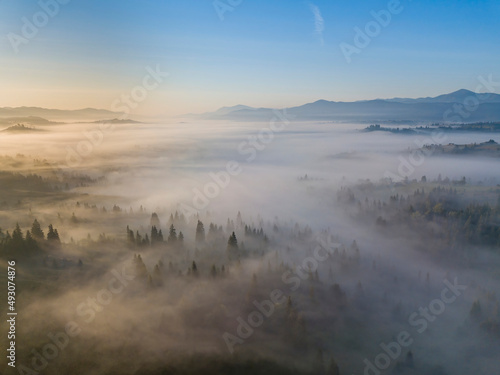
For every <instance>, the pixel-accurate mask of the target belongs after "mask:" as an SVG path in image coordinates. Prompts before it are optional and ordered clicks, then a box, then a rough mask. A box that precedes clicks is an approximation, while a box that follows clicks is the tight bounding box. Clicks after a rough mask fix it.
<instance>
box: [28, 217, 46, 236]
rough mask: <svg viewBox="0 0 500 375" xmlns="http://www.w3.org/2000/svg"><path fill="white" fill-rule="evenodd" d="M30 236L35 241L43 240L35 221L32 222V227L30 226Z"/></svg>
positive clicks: (41, 231)
mask: <svg viewBox="0 0 500 375" xmlns="http://www.w3.org/2000/svg"><path fill="white" fill-rule="evenodd" d="M31 235H32V236H33V238H34V239H35V240H43V239H44V238H45V235H44V234H43V230H42V228H41V226H40V223H39V222H38V220H37V219H35V220H34V221H33V225H32V226H31Z"/></svg>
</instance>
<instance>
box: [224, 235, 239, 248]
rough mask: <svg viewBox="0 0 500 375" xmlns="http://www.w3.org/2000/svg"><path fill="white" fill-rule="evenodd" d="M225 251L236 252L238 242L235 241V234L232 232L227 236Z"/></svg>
mask: <svg viewBox="0 0 500 375" xmlns="http://www.w3.org/2000/svg"><path fill="white" fill-rule="evenodd" d="M227 250H228V251H234V250H238V240H237V239H236V234H235V233H234V232H233V234H231V235H230V236H229V239H228V240H227Z"/></svg>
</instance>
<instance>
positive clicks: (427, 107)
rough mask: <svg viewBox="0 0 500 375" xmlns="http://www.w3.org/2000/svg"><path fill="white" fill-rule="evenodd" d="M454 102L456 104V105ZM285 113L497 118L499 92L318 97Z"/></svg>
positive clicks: (222, 113) (238, 114) (224, 114)
mask: <svg viewBox="0 0 500 375" xmlns="http://www.w3.org/2000/svg"><path fill="white" fill-rule="evenodd" d="M456 104H458V105H459V107H456ZM464 105H465V106H466V107H465V108H464V107H463V106H464ZM460 106H462V107H460ZM457 108H458V109H457ZM460 109H461V111H460ZM286 113H287V114H288V115H290V116H294V117H295V118H296V119H297V120H335V121H363V122H364V121H380V122H392V121H396V122H398V121H399V122H422V121H431V122H479V121H499V120H500V95H498V94H480V93H474V92H472V91H469V90H465V89H461V90H457V91H455V92H452V93H449V94H443V95H439V96H436V97H433V98H432V97H426V98H417V99H411V98H393V99H374V100H364V101H356V102H335V101H328V100H324V99H321V100H317V101H315V102H313V103H307V104H303V105H301V106H296V107H289V108H286ZM274 116H275V115H274V113H273V109H272V108H252V107H248V106H244V105H241V104H240V105H237V106H233V107H223V108H221V109H219V110H217V111H215V112H210V113H204V114H201V115H197V117H199V118H203V119H221V120H222V119H226V120H236V121H265V120H268V121H269V120H270V119H272V118H273V117H274Z"/></svg>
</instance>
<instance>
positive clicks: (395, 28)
mask: <svg viewBox="0 0 500 375" xmlns="http://www.w3.org/2000/svg"><path fill="white" fill-rule="evenodd" d="M51 1H55V0H42V2H44V3H50V2H51ZM61 1H62V0H61ZM391 1H395V0H391ZM391 1H386V0H382V1H376V0H359V1H340V0H337V1H332V0H317V1H312V2H307V1H294V0H290V1H284V0H281V1H278V0H265V1H264V0H242V1H238V0H220V2H219V3H218V4H219V5H220V4H231V3H232V4H235V5H234V6H232V5H226V6H227V7H230V8H231V10H227V11H226V12H224V14H223V17H224V19H223V20H221V19H220V17H219V15H218V13H217V11H216V9H215V7H214V1H213V0H165V1H160V0H156V1H153V0H136V1H132V0H120V1H115V0H108V1H105V0H99V1H97V0H85V1H83V0H72V1H69V2H68V3H67V4H64V5H63V4H59V5H58V6H59V10H58V12H57V14H55V15H54V16H50V15H49V16H48V21H47V22H46V25H43V26H41V27H39V28H38V32H37V34H36V35H35V36H32V37H29V38H25V41H27V43H22V44H19V45H18V46H17V49H18V51H17V52H16V51H15V48H13V43H12V41H11V40H12V38H13V36H12V35H13V34H16V35H18V36H21V37H24V36H23V32H22V26H23V17H26V19H28V20H29V21H30V22H33V17H34V15H35V14H37V12H40V11H41V10H42V8H41V7H40V4H38V2H37V1H27V0H0V66H1V70H0V82H1V83H2V85H1V87H0V106H22V105H26V106H44V107H51V108H83V107H99V108H106V109H109V108H110V106H111V103H113V101H114V100H115V99H116V98H118V97H120V95H122V94H124V93H125V94H127V93H129V92H130V91H131V90H132V89H133V88H134V87H135V86H137V85H138V84H140V83H141V81H142V79H143V77H144V76H145V75H146V74H147V71H146V67H147V66H150V67H156V66H158V65H159V66H160V67H161V69H163V70H164V71H168V72H169V74H170V75H169V77H168V78H167V79H165V80H164V82H162V83H161V84H160V85H159V87H158V88H157V89H156V90H154V91H151V92H149V93H148V97H147V99H146V100H144V102H142V103H140V105H139V106H138V107H137V109H136V111H137V112H138V113H154V114H167V115H168V114H180V113H186V112H203V111H209V110H213V109H216V108H218V107H221V106H225V105H235V104H247V105H252V106H271V107H283V106H291V105H298V104H303V103H306V102H311V101H314V100H317V99H327V100H338V101H342V100H345V101H351V100H362V99H372V98H389V97H420V96H428V95H430V96H434V95H439V94H442V93H446V92H450V91H454V90H457V89H459V88H467V89H471V90H474V89H475V88H476V87H477V85H478V77H479V76H481V75H482V76H487V75H489V74H492V75H493V77H498V78H497V79H496V80H498V81H500V64H499V63H500V48H499V44H500V43H499V42H500V33H499V32H498V26H497V25H498V20H499V18H500V17H499V16H500V2H498V1H493V0H491V1H466V0H457V1H441V0H437V1H430V0H420V1H418V0H413V1H409V0H401V1H400V4H399V6H398V9H402V10H401V11H400V12H399V13H398V14H392V15H391V20H390V22H389V23H388V24H387V26H380V32H378V33H374V36H373V37H372V38H370V39H371V40H370V43H369V44H368V45H367V46H366V47H363V48H360V49H359V50H360V53H356V54H352V55H351V59H352V61H351V62H350V63H348V62H347V61H346V58H345V56H344V54H343V52H342V50H341V48H340V45H341V43H348V44H350V45H353V46H354V47H356V45H355V43H354V37H355V31H354V28H355V27H359V28H360V29H361V30H365V27H366V25H367V24H368V23H369V22H371V21H373V20H374V18H373V16H372V14H371V12H372V11H375V12H379V11H381V10H387V9H388V7H389V4H390V3H391ZM238 3H239V4H238ZM314 10H316V11H314ZM318 16H319V17H318ZM41 20H42V21H43V19H41ZM35 27H36V26H35ZM9 35H10V36H9Z"/></svg>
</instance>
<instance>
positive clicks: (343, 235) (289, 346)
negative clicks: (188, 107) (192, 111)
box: [0, 114, 500, 375]
mask: <svg viewBox="0 0 500 375" xmlns="http://www.w3.org/2000/svg"><path fill="white" fill-rule="evenodd" d="M365 127H366V124H361V123H340V122H327V121H322V122H312V121H298V120H294V119H293V118H291V117H290V118H288V117H286V114H285V115H284V116H282V117H281V118H280V117H276V118H274V119H270V121H265V122H233V121H222V120H220V121H215V120H213V121H208V120H206V121H203V120H192V119H175V120H172V119H169V120H162V119H157V120H155V121H151V122H148V123H139V124H109V123H82V122H78V123H67V124H58V125H47V126H43V127H40V128H43V130H44V132H36V133H31V132H26V133H22V134H18V133H9V132H1V133H0V142H1V144H2V151H1V155H0V157H1V158H0V167H1V168H0V169H1V170H2V173H3V174H2V176H1V179H2V185H1V189H2V198H0V201H2V202H0V203H1V207H0V228H1V229H2V232H1V233H0V234H1V236H2V241H4V239H5V236H6V232H7V231H9V232H10V234H11V235H12V233H13V231H14V228H15V226H16V223H18V224H19V226H20V228H21V230H22V232H23V233H24V235H25V234H26V231H27V230H30V231H32V223H33V221H34V220H35V219H37V221H38V222H39V223H40V224H41V227H42V229H43V231H44V234H45V235H47V231H48V229H47V228H48V226H49V224H52V225H53V226H54V228H56V229H57V230H58V234H59V237H60V243H59V242H58V241H55V242H54V241H52V242H51V241H49V240H46V239H45V238H44V239H40V240H39V241H38V242H39V244H38V247H37V248H36V250H33V251H31V250H29V249H28V248H26V249H25V250H21V249H18V248H15V247H11V248H8V249H7V248H6V249H5V250H4V254H2V258H1V262H2V265H1V267H2V275H6V274H7V260H11V259H14V260H15V261H16V270H17V271H16V272H17V275H16V285H17V286H16V288H17V289H16V290H17V297H16V309H17V311H18V313H19V315H18V316H17V319H18V320H17V325H16V358H17V361H16V366H17V367H16V368H12V367H11V366H9V365H8V363H9V359H8V358H5V356H3V358H2V359H0V369H2V371H4V372H3V373H5V374H14V373H21V374H34V373H42V374H61V373H72V374H79V373H81V374H115V373H116V374H160V373H165V374H166V373H168V374H170V373H172V374H173V373H233V372H234V373H236V372H238V373H252V372H249V370H248V368H254V371H255V372H253V373H267V372H265V371H273V372H274V373H311V374H312V373H314V374H321V373H325V374H326V373H328V374H335V373H341V374H363V373H365V374H380V373H387V374H424V373H425V374H435V375H438V374H450V375H451V374H471V373H474V374H493V373H495V371H497V370H498V365H499V363H498V358H499V355H500V342H499V338H500V334H499V332H500V330H499V328H498V327H499V319H500V310H499V306H498V300H497V298H498V296H497V292H498V290H499V287H500V282H499V281H500V280H499V278H500V273H499V271H498V270H499V268H498V267H499V266H500V259H499V252H498V249H499V248H500V242H499V241H500V239H499V238H500V237H498V235H499V234H500V231H499V226H498V225H499V224H498V223H499V214H500V211H499V207H500V206H499V202H500V201H499V196H500V195H499V194H500V193H499V187H498V184H499V182H500V181H499V178H500V175H499V172H498V171H499V170H498V157H496V158H495V157H484V156H481V155H474V154H472V155H469V154H467V155H442V154H438V153H435V154H433V153H428V154H424V153H419V154H418V158H417V157H415V155H416V154H414V153H413V152H414V151H415V150H418V149H420V147H422V146H423V145H425V144H438V143H439V144H448V143H455V144H470V143H481V142H486V141H488V140H490V139H492V140H494V141H496V142H500V137H499V135H498V134H499V133H488V132H477V133H474V132H467V133H465V132H464V133H460V132H449V133H445V134H440V135H439V137H438V136H437V135H436V134H437V133H432V134H416V135H404V134H394V133H388V132H363V131H362V129H364V128H365ZM436 139H438V140H439V141H436ZM8 173H14V175H10V174H8ZM17 173H20V174H21V175H22V176H29V175H30V174H37V175H39V176H41V177H42V178H43V183H42V184H41V185H40V186H38V185H36V186H35V185H33V183H32V181H31V180H30V181H31V182H29V181H28V182H26V181H24V180H23V179H22V178H21V177H19V176H18V175H17ZM423 176H425V178H423ZM389 177H391V180H389V179H388V178H389ZM463 177H465V180H464V181H462V178H463ZM23 178H24V177H23ZM438 187H439V190H438V191H437V192H436V193H432V194H436V197H437V198H435V196H432V197H430V198H428V197H427V196H426V195H422V190H423V189H425V193H424V194H430V193H431V191H433V189H436V188H438ZM441 188H443V190H444V189H446V192H442V191H441ZM417 189H418V190H419V193H416V191H417ZM453 189H455V190H456V191H455V192H453ZM448 190H451V192H448ZM396 194H397V195H398V198H397V199H393V201H394V202H396V203H394V202H392V203H391V197H393V196H395V195H396ZM419 194H420V195H419ZM401 198H403V200H401ZM410 199H411V201H410ZM433 199H436V201H434V200H433ZM426 200H427V201H429V200H430V201H431V202H432V206H431V205H429V204H430V203H428V202H426ZM377 201H378V203H377ZM439 202H440V203H441V204H442V205H444V207H445V210H448V211H446V212H448V213H449V214H442V211H441V206H440V207H436V206H437V204H436V203H439ZM426 204H427V205H428V207H427V208H426V209H420V210H419V208H418V207H419V205H421V206H422V207H425V205H426ZM469 204H477V205H479V204H485V205H488V207H490V211H488V214H485V213H483V214H482V215H481V217H482V218H481V219H480V220H481V221H480V224H477V226H478V228H479V227H480V229H478V232H477V233H478V234H477V235H476V232H475V229H474V230H473V229H470V228H471V225H476V224H474V223H475V220H476V219H474V220H472V221H469V223H468V224H467V223H465V224H463V223H462V224H460V225H461V226H460V227H459V223H461V222H460V221H459V219H456V218H460V217H461V216H460V215H462V214H461V212H462V213H463V212H464V211H465V212H472V211H470V210H472V209H471V208H470V207H469V208H467V207H468V206H467V205H469ZM410 205H411V209H412V210H414V211H411V215H409V214H408V212H409V211H408V210H409V206H410ZM474 207H476V206H474ZM455 208H456V210H455ZM452 209H453V210H455V211H453V212H454V213H451V211H452ZM478 209H479V208H478ZM467 210H469V211H467ZM485 210H486V209H485ZM484 212H486V211H484ZM153 213H155V214H157V217H158V220H159V222H158V221H156V215H153ZM171 215H172V216H171ZM470 217H475V214H474V213H473V212H472V213H470ZM478 217H479V216H478ZM466 219H467V217H466V218H465V220H466ZM198 220H200V221H201V222H202V223H203V225H204V230H205V238H204V239H200V238H197V237H196V228H197V224H198ZM454 220H456V221H454ZM465 220H464V221H465ZM477 221H479V219H478V220H477ZM212 223H213V224H215V225H216V226H217V227H216V228H215V229H213V230H210V225H211V224H212ZM471 223H472V224H471ZM153 225H154V226H155V228H156V229H158V230H160V229H161V231H162V234H163V240H159V239H153V238H152V237H151V236H152V226H153ZM171 225H173V226H174V227H175V230H176V236H178V235H179V233H180V232H182V233H183V236H184V241H183V243H181V242H180V240H179V239H177V240H176V241H177V242H176V241H170V240H168V239H167V238H168V237H169V228H170V226H171ZM462 225H463V227H462ZM127 228H130V229H129V230H130V231H131V232H132V233H133V234H132V237H134V238H133V241H131V240H130V234H129V233H128V232H127ZM467 228H469V229H467ZM473 228H476V226H474V227H473ZM254 229H255V231H253V230H254ZM260 229H262V232H260ZM233 232H234V233H235V236H236V237H237V241H238V244H237V245H236V246H234V244H233V245H230V244H228V242H230V236H231V235H232V233H233ZM454 233H455V236H456V238H454V235H453V234H454ZM137 234H139V235H140V236H141V238H143V239H144V238H145V236H146V234H147V235H148V242H147V243H145V244H141V243H138V242H137ZM462 235H464V236H466V237H464V239H462V237H459V236H462ZM495 236H496V237H495ZM491 238H493V239H494V238H496V240H494V241H493V240H490V239H491ZM228 240H229V241H228ZM149 241H151V243H150V242H149ZM153 241H154V242H153ZM354 241H355V242H354ZM492 241H493V242H492ZM138 255H140V260H138V258H137V256H138ZM193 262H195V263H196V267H195V266H194V265H193ZM223 267H224V271H223V270H222V268H223ZM297 267H298V268H297ZM4 271H5V272H4ZM117 274H118V275H120V276H117ZM301 275H302V276H301ZM450 285H452V286H451V287H450ZM456 285H459V286H460V287H458V289H457V287H456ZM453 286H455V287H453ZM446 288H448V292H445V293H444V292H443V290H444V289H446ZM276 290H278V291H279V292H280V293H278V292H276V293H273V291H276ZM443 293H444V294H443ZM273 296H274V297H275V298H273ZM443 296H444V297H443ZM1 298H2V301H6V300H7V293H6V289H5V288H2V291H1ZM262 301H271V302H268V303H267V302H266V303H267V304H264V305H261V302H262ZM433 301H434V302H433ZM435 301H438V302H435ZM443 301H444V302H443ZM476 302H478V303H479V304H480V311H479V312H478V308H477V307H475V306H477V305H475V303H476ZM256 303H257V305H259V306H265V307H261V308H260V309H259V307H257V305H256ZM419 308H427V310H426V311H429V310H430V311H431V312H430V313H429V314H431V316H430V317H429V318H423V317H422V315H421V310H419ZM266 309H267V310H266ZM255 311H257V313H254V312H255ZM262 311H264V312H262ZM2 312H3V313H4V315H5V312H7V306H6V305H5V304H4V303H2ZM265 312H267V315H266V313H265ZM253 313H254V314H253ZM249 314H253V317H254V318H255V319H256V321H253V323H252V322H250V323H249V321H251V318H249ZM259 317H260V318H262V322H260V320H259V319H260V318H259ZM241 321H244V323H243V325H242V324H241ZM252 324H253V325H252ZM242 327H243V328H242ZM245 327H246V328H245ZM424 328H425V329H424ZM8 329H9V328H8V322H6V321H5V320H4V321H3V322H2V323H1V330H2V332H7V330H8ZM420 331H421V332H420ZM242 332H243V334H241V333H242ZM54 335H56V336H57V337H58V338H59V339H57V338H56V339H51V337H56V336H54ZM243 336H245V337H243ZM57 340H59V341H57ZM3 342H5V341H3ZM390 343H394V344H391V345H392V346H391V345H389V344H390ZM396 343H397V344H396ZM403 343H404V344H405V345H403ZM381 344H383V345H382V346H381ZM2 345H3V344H2ZM9 345H10V344H9ZM47 345H49V346H47ZM54 345H56V346H57V347H56V346H54ZM387 345H389V346H387ZM384 346H385V347H386V348H387V347H389V349H384V348H383V347H384ZM2 348H3V346H2ZM54 348H56V350H55V352H54ZM8 350H9V349H8V348H7V351H8ZM391 350H392V351H391ZM4 352H5V350H4ZM381 353H382V354H383V355H382V356H381ZM409 353H411V354H409ZM266 361H267V362H266ZM252 366H254V367H252ZM335 366H337V368H338V370H339V371H340V372H335ZM245 371H247V372H245ZM259 371H260V372H259Z"/></svg>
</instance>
